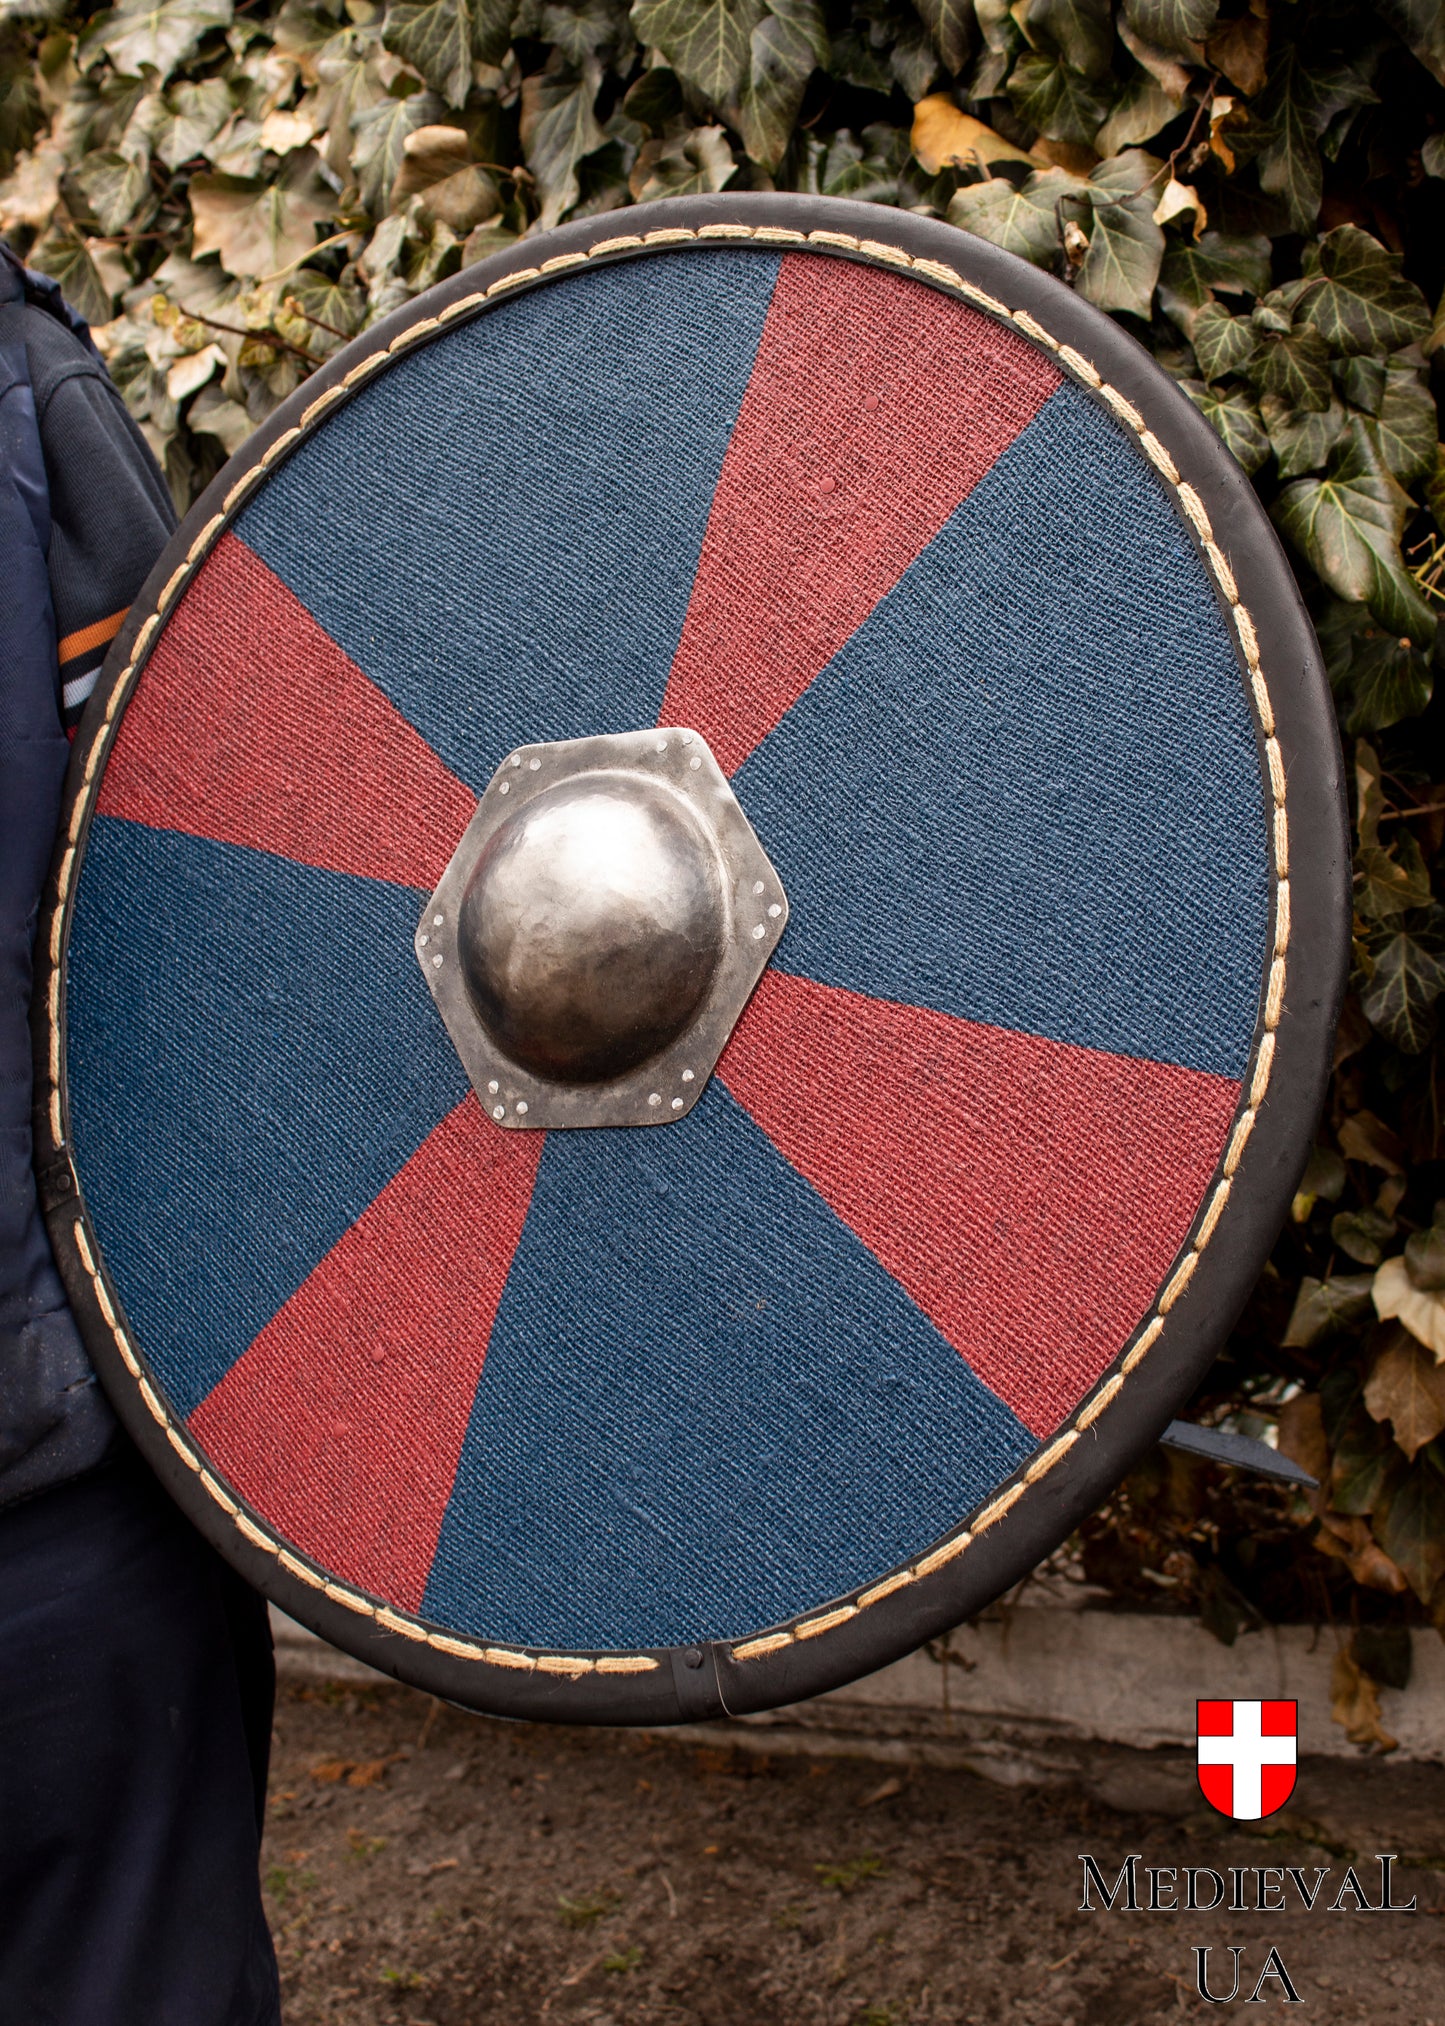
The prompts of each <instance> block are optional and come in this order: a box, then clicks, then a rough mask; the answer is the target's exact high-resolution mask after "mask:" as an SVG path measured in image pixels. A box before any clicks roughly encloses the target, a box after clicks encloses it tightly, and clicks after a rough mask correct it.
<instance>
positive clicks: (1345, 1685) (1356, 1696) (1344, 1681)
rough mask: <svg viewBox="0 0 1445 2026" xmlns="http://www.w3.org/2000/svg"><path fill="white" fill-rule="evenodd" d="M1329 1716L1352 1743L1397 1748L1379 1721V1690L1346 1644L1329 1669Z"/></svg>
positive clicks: (1382, 1749)
mask: <svg viewBox="0 0 1445 2026" xmlns="http://www.w3.org/2000/svg"><path fill="white" fill-rule="evenodd" d="M1330 1715H1331V1716H1332V1717H1333V1719H1334V1721H1335V1722H1336V1723H1337V1724H1338V1725H1339V1726H1340V1728H1341V1729H1342V1730H1343V1731H1344V1734H1345V1736H1346V1737H1347V1738H1348V1739H1349V1741H1350V1743H1351V1744H1352V1745H1360V1746H1361V1747H1363V1748H1364V1749H1366V1750H1368V1751H1372V1752H1379V1753H1382V1754H1383V1753H1385V1752H1394V1751H1398V1750H1399V1747H1400V1741H1399V1739H1398V1738H1392V1737H1391V1736H1390V1733H1389V1732H1388V1731H1387V1730H1386V1729H1385V1726H1384V1724H1383V1722H1382V1721H1381V1717H1380V1692H1379V1690H1378V1689H1377V1688H1376V1687H1375V1684H1374V1682H1373V1681H1371V1679H1370V1677H1369V1675H1368V1674H1366V1673H1365V1672H1364V1671H1363V1669H1362V1668H1361V1667H1360V1665H1359V1662H1358V1661H1357V1660H1356V1659H1355V1656H1354V1655H1353V1653H1351V1652H1350V1649H1349V1648H1348V1647H1347V1646H1342V1647H1341V1648H1340V1650H1339V1652H1338V1653H1336V1655H1335V1659H1334V1665H1333V1667H1332V1668H1331V1669H1330Z"/></svg>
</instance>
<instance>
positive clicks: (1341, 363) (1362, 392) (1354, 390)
mask: <svg viewBox="0 0 1445 2026" xmlns="http://www.w3.org/2000/svg"><path fill="white" fill-rule="evenodd" d="M1330 378H1331V379H1332V380H1333V381H1334V383H1335V385H1336V386H1337V387H1338V388H1339V390H1340V392H1341V393H1342V394H1343V395H1344V397H1345V399H1346V400H1347V401H1348V402H1349V404H1350V406H1351V407H1352V408H1358V409H1359V411H1360V413H1361V414H1362V415H1378V414H1379V412H1380V404H1381V403H1382V402H1383V400H1384V398H1385V362H1384V360H1383V359H1375V358H1370V357H1367V356H1364V355H1359V356H1356V357H1355V358H1351V359H1332V360H1331V361H1330Z"/></svg>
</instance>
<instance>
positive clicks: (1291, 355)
mask: <svg viewBox="0 0 1445 2026" xmlns="http://www.w3.org/2000/svg"><path fill="white" fill-rule="evenodd" d="M1267 315H1268V311H1267V309H1266V306H1265V305H1264V304H1259V305H1256V308H1255V311H1254V316H1253V319H1252V321H1253V323H1254V326H1255V329H1256V330H1258V331H1259V332H1260V336H1261V339H1262V342H1261V344H1260V347H1259V350H1258V351H1257V352H1256V353H1255V355H1254V357H1253V359H1252V360H1251V361H1250V370H1249V377H1250V379H1251V380H1252V381H1253V383H1254V385H1255V387H1256V388H1257V390H1258V391H1259V393H1260V394H1261V395H1264V394H1273V395H1275V396H1276V397H1277V399H1279V400H1280V401H1282V402H1284V403H1286V404H1287V405H1288V406H1289V407H1291V408H1306V409H1313V410H1315V411H1316V412H1319V411H1321V410H1323V409H1326V408H1328V407H1329V405H1330V402H1331V400H1332V398H1333V396H1334V389H1333V387H1332V386H1331V384H1330V372H1329V352H1328V350H1327V349H1326V346H1325V341H1324V339H1323V338H1322V337H1321V336H1320V334H1319V332H1318V331H1312V330H1285V331H1280V332H1277V331H1272V330H1270V329H1269V328H1268V326H1267V324H1265V318H1266V316H1267ZM1261 326H1264V328H1261Z"/></svg>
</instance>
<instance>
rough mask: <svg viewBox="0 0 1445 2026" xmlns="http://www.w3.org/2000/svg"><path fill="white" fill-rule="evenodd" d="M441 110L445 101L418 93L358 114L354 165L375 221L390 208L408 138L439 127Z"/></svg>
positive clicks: (392, 100)
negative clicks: (419, 129)
mask: <svg viewBox="0 0 1445 2026" xmlns="http://www.w3.org/2000/svg"><path fill="white" fill-rule="evenodd" d="M441 111H442V106H441V101H440V100H439V99H438V98H436V97H435V96H434V94H433V93H431V92H429V91H414V92H410V93H409V94H408V95H407V96H406V97H405V98H385V99H383V100H382V102H381V104H380V105H378V106H373V107H372V108H371V109H370V111H369V112H364V113H361V114H359V115H358V117H357V121H356V146H355V148H354V150H353V151H352V164H353V166H354V168H355V169H356V172H357V175H358V177H359V179H360V186H361V201H362V203H363V204H364V205H365V206H366V208H367V210H368V211H369V212H370V213H371V215H372V217H373V218H380V217H382V216H383V215H384V213H385V211H386V209H387V200H388V199H389V198H390V196H391V192H392V189H393V187H394V186H395V183H396V179H397V177H398V176H399V175H400V173H401V165H402V162H403V160H404V159H405V155H406V137H407V135H408V134H414V133H415V132H416V131H417V129H418V128H419V127H431V126H436V125H437V124H438V122H439V119H440V115H441Z"/></svg>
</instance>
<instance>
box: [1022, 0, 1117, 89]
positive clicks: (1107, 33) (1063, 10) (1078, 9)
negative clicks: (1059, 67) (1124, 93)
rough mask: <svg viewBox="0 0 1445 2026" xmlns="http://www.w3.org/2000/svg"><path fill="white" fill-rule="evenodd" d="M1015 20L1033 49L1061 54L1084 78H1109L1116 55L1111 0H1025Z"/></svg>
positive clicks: (1059, 55)
mask: <svg viewBox="0 0 1445 2026" xmlns="http://www.w3.org/2000/svg"><path fill="white" fill-rule="evenodd" d="M1014 19H1015V21H1017V22H1018V24H1019V26H1020V28H1022V29H1023V32H1024V35H1025V37H1026V38H1027V40H1028V42H1029V43H1030V44H1031V46H1032V47H1033V48H1034V49H1037V50H1041V51H1042V52H1043V53H1044V55H1046V56H1057V57H1061V58H1062V59H1063V61H1064V62H1065V63H1067V64H1069V65H1070V66H1071V67H1072V68H1073V69H1074V70H1077V71H1079V72H1081V73H1082V75H1083V76H1084V77H1091V78H1102V77H1107V76H1108V74H1109V68H1110V59H1111V57H1112V56H1113V54H1114V22H1113V13H1112V9H1111V7H1110V4H1109V0H1024V5H1023V6H1022V7H1016V8H1015V9H1014Z"/></svg>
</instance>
